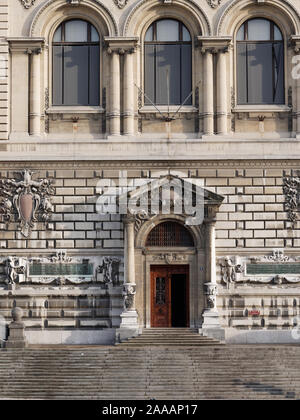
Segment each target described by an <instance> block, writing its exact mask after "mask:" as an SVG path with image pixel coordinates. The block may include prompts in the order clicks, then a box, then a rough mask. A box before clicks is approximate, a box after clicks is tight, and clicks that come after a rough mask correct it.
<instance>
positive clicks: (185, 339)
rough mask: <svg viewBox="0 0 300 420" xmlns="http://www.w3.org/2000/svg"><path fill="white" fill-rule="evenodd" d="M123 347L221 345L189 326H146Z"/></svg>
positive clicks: (124, 343) (123, 344)
mask: <svg viewBox="0 0 300 420" xmlns="http://www.w3.org/2000/svg"><path fill="white" fill-rule="evenodd" d="M118 345H121V346H123V347H125V346H126V347H145V346H151V347H156V346H167V347H182V346H217V345H222V343H220V342H219V341H218V340H215V339H214V338H210V337H205V336H201V335H199V333H198V331H197V330H196V329H190V328H146V329H144V330H143V332H142V334H141V335H139V336H138V337H135V338H132V339H130V340H128V341H126V342H123V343H122V344H118Z"/></svg>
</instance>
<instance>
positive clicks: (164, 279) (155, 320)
mask: <svg viewBox="0 0 300 420" xmlns="http://www.w3.org/2000/svg"><path fill="white" fill-rule="evenodd" d="M146 246H147V247H151V248H152V249H153V250H154V249H155V248H156V249H165V250H166V249H167V250H168V253H165V254H163V255H164V260H165V261H164V262H165V264H164V265H156V264H153V265H151V266H150V277H151V279H150V287H151V327H156V328H163V327H165V328H166V327H167V328H171V327H173V328H180V327H181V328H182V327H188V326H189V318H190V313H189V308H190V304H189V294H190V292H189V290H190V283H189V265H187V264H180V256H179V257H175V261H173V259H174V255H177V254H172V249H176V247H177V248H178V247H188V248H190V247H194V240H193V237H192V235H191V234H190V232H189V231H188V230H187V229H186V228H185V227H184V226H183V225H181V224H180V223H177V222H174V221H166V222H162V223H160V224H158V225H157V226H155V227H154V228H153V229H152V230H151V231H150V233H149V235H148V237H147V241H146ZM172 262H175V263H176V264H172Z"/></svg>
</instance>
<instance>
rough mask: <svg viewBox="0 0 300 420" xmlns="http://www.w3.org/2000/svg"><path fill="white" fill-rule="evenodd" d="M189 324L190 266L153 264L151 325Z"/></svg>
mask: <svg viewBox="0 0 300 420" xmlns="http://www.w3.org/2000/svg"><path fill="white" fill-rule="evenodd" d="M188 326H189V266H188V265H161V266H160V265H153V266H151V327H165V328H170V327H174V328H176V327H177V328H179V327H188Z"/></svg>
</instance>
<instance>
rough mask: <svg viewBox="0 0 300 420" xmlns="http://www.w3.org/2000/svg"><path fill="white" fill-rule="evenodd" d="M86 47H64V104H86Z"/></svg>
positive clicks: (87, 75)
mask: <svg viewBox="0 0 300 420" xmlns="http://www.w3.org/2000/svg"><path fill="white" fill-rule="evenodd" d="M88 49H89V47H88V46H66V47H64V105H88V77H89V74H88Z"/></svg>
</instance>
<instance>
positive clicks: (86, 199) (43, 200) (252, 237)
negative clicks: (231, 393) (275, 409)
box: [0, 0, 300, 344]
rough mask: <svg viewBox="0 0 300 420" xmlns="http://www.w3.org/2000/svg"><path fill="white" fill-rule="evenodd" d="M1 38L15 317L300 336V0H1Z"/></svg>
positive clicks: (0, 247)
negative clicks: (199, 210) (194, 210)
mask: <svg viewBox="0 0 300 420" xmlns="http://www.w3.org/2000/svg"><path fill="white" fill-rule="evenodd" d="M0 37H1V38H0V63H1V68H0V73H1V74H0V76H1V77H0V179H1V181H0V196H1V198H0V202H1V208H0V218H1V219H0V315H1V317H3V318H4V319H5V321H6V322H8V323H9V322H10V320H11V310H12V308H13V307H20V308H22V309H23V321H24V323H25V326H26V332H25V334H26V340H27V342H28V343H31V344H37V343H38V344H67V343H71V344H72V343H73V344H88V343H91V344H105V343H108V344H109V343H114V342H116V341H120V340H121V341H122V340H123V339H126V338H128V337H132V336H135V335H136V334H138V333H140V332H141V331H142V329H143V328H151V327H156V328H159V327H168V328H176V327H187V328H193V329H195V330H197V332H199V333H200V334H204V335H208V336H213V337H217V338H220V339H225V341H226V342H228V343H230V342H231V343H232V342H239V343H245V342H249V343H250V342H278V343H280V342H289V343H295V342H297V341H295V340H297V334H293V332H295V328H296V326H297V324H298V323H300V318H299V317H300V221H298V205H299V192H300V172H299V171H300V165H299V164H300V68H299V64H300V3H299V0H102V1H100V0H0ZM149 186H151V188H152V192H154V193H157V196H158V197H159V199H158V202H157V203H158V204H157V206H156V209H155V210H153V208H151V206H150V204H149V205H148V204H147V210H149V211H145V208H143V209H141V208H139V207H138V206H137V205H136V206H131V204H132V203H133V202H134V200H135V203H141V202H142V201H143V200H144V198H145V197H146V198H150V196H151V194H150V192H149V191H150V188H148V187H149ZM168 186H170V188H169V191H170V200H169V204H170V206H169V211H168V212H166V211H163V206H164V204H165V201H164V199H163V197H162V196H161V195H162V191H163V190H164V188H165V189H167V187H168ZM196 186H198V187H196ZM186 191H188V192H190V193H191V197H192V201H193V202H195V200H196V198H195V197H196V194H197V191H198V192H199V191H201V194H202V201H201V205H202V207H203V206H204V209H203V210H204V211H203V214H202V216H203V217H202V219H201V223H198V224H194V223H190V220H189V221H188V219H190V218H191V217H192V214H187V213H188V212H187V211H186V208H185V207H184V206H182V211H181V212H180V211H175V208H176V205H178V204H179V205H181V204H184V203H183V201H184V197H185V193H186ZM104 196H105V197H106V200H107V202H106V210H108V211H107V212H106V213H105V212H103V211H102V212H101V211H100V207H101V206H99V202H100V201H101V199H103V197H104ZM125 198H126V199H127V202H128V205H127V207H126V211H123V213H122V212H120V211H118V210H119V206H120V201H122V200H123V201H124V199H125ZM99 200H100V201H99ZM130 203H131V204H130ZM123 210H124V209H123Z"/></svg>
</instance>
